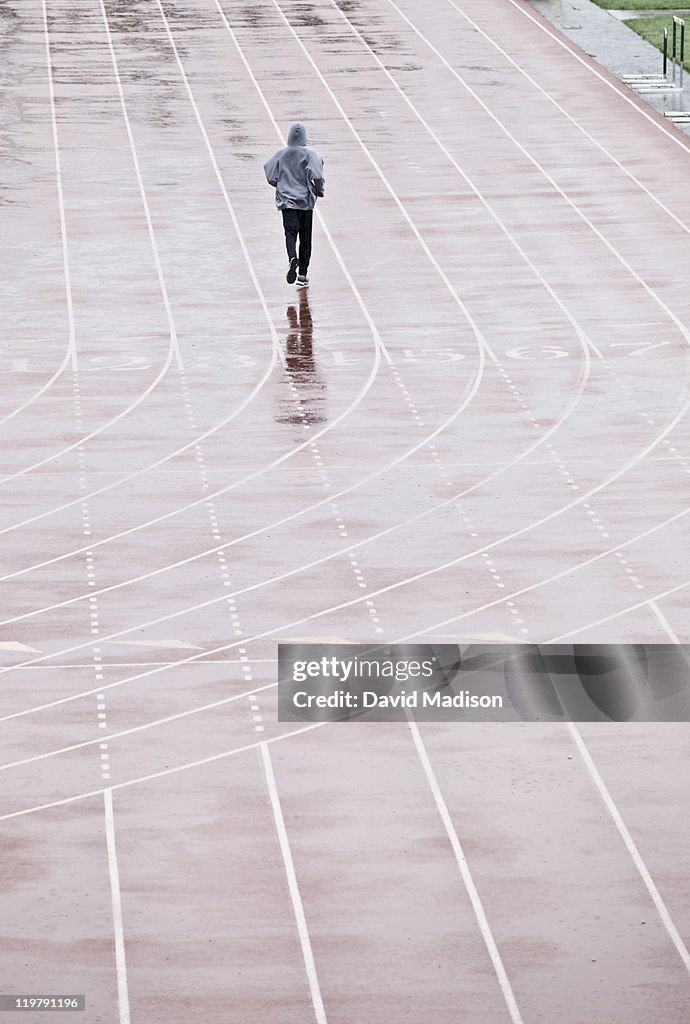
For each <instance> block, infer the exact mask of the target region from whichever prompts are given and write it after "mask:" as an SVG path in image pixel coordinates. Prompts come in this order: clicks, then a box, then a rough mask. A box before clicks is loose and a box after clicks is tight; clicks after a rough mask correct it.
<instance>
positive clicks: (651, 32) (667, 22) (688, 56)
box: [625, 17, 690, 71]
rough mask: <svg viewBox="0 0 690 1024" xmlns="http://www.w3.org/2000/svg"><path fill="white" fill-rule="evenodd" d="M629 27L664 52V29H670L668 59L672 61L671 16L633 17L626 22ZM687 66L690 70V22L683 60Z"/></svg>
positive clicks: (686, 32) (686, 29)
mask: <svg viewBox="0 0 690 1024" xmlns="http://www.w3.org/2000/svg"><path fill="white" fill-rule="evenodd" d="M625 24H626V25H627V26H628V28H631V29H632V30H633V32H637V34H638V36H642V38H643V39H646V40H647V42H648V43H651V44H652V46H656V48H657V50H661V52H662V53H663V52H664V29H665V28H667V29H668V59H669V63H670V61H671V51H672V46H673V34H672V21H671V18H668V17H663V18H633V19H632V20H631V21H626V23H625ZM677 47H678V49H677V51H676V52H677V53H680V31H679V32H678V39H677ZM683 64H684V66H685V68H686V69H687V70H688V71H690V24H687V25H686V26H685V59H684V61H683Z"/></svg>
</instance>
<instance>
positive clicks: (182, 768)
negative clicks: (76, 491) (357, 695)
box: [0, 684, 328, 821]
mask: <svg viewBox="0 0 690 1024" xmlns="http://www.w3.org/2000/svg"><path fill="white" fill-rule="evenodd" d="M274 685H275V684H274ZM327 724H328V723H327V722H315V723H314V724H313V725H305V726H303V727H302V728H301V729H293V730H292V732H286V733H283V734H282V735H281V736H273V737H272V738H271V739H269V740H258V741H257V742H255V743H246V744H245V745H244V746H242V747H233V748H232V749H231V750H223V751H221V752H220V754H211V755H210V756H209V757H203V758H201V759H200V760H198V761H190V762H189V763H188V764H180V765H177V766H176V767H175V768H163V769H162V770H161V771H158V772H151V773H150V774H149V775H139V776H138V777H137V778H135V779H128V780H127V782H116V783H115V784H114V785H113V786H109V787H108V788H107V789H92V790H89V792H88V793H77V794H76V795H75V796H67V797H63V798H62V799H61V800H51V801H50V803H45V804H36V805H34V806H33V807H25V808H24V810H22V811H10V812H9V813H8V814H0V821H10V819H12V818H23V817H24V815H26V814H35V813H36V812H37V811H47V810H49V809H50V808H52V807H66V806H67V805H69V804H74V803H78V802H79V801H80V800H88V799H89V798H90V797H92V796H100V795H101V794H102V793H114V792H115V791H116V790H119V789H128V788H129V787H130V786H139V785H141V783H143V782H152V781H153V780H154V779H162V778H165V777H166V776H168V775H177V774H179V772H186V771H189V770H190V769H192V768H201V767H204V766H205V765H207V764H213V763H214V762H216V761H224V760H225V759H226V758H228V757H234V756H235V755H236V754H245V753H246V752H247V751H248V750H256V749H257V748H258V747H260V746H261V745H262V744H264V743H281V742H282V741H283V740H286V739H291V738H292V737H293V736H299V735H301V734H302V733H304V732H312V730H314V729H320V728H321V727H322V726H323V725H327Z"/></svg>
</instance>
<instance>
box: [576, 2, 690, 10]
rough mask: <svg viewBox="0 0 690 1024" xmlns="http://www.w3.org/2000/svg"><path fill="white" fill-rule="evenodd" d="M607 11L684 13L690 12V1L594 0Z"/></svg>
mask: <svg viewBox="0 0 690 1024" xmlns="http://www.w3.org/2000/svg"><path fill="white" fill-rule="evenodd" d="M594 3H595V4H597V6H598V7H603V8H604V9H605V10H607V11H683V10H686V11H687V10H690V0H594Z"/></svg>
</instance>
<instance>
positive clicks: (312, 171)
mask: <svg viewBox="0 0 690 1024" xmlns="http://www.w3.org/2000/svg"><path fill="white" fill-rule="evenodd" d="M309 186H310V188H311V190H312V192H313V193H314V195H315V196H318V197H319V199H321V198H323V196H324V195H325V192H326V179H325V178H324V176H323V158H321V157H320V158H319V160H318V163H315V164H313V165H312V166H310V168H309Z"/></svg>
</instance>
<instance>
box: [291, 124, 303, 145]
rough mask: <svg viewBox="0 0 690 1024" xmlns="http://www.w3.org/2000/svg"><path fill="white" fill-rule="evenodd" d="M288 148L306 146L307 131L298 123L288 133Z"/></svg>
mask: <svg viewBox="0 0 690 1024" xmlns="http://www.w3.org/2000/svg"><path fill="white" fill-rule="evenodd" d="M287 141H288V146H306V144H307V129H306V128H305V127H304V125H303V124H300V123H299V121H298V122H297V123H296V124H293V126H292V128H291V129H290V131H289V132H288V139H287Z"/></svg>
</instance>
